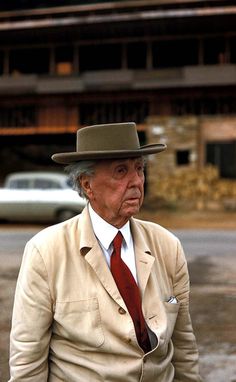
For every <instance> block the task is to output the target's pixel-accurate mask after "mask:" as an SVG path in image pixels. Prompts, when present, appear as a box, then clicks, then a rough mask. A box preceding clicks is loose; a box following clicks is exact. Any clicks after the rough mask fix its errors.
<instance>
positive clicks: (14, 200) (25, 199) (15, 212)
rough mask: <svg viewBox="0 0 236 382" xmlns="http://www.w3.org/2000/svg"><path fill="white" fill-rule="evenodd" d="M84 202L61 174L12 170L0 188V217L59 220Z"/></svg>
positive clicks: (3, 218) (25, 219) (79, 207)
mask: <svg viewBox="0 0 236 382" xmlns="http://www.w3.org/2000/svg"><path fill="white" fill-rule="evenodd" d="M85 205H86V201H85V200H84V199H83V198H81V197H80V196H79V195H78V193H77V192H76V191H74V190H72V188H71V185H70V183H69V179H68V176H67V175H65V174H63V173H55V172H19V173H13V174H10V175H8V176H7V177H6V180H5V183H4V188H2V189H0V220H9V221H23V222H26V221H35V222H46V221H57V222H59V221H63V220H66V219H69V218H71V217H72V216H74V215H76V214H78V213H80V212H81V211H82V209H83V208H84V206H85Z"/></svg>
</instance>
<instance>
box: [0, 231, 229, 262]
mask: <svg viewBox="0 0 236 382" xmlns="http://www.w3.org/2000/svg"><path fill="white" fill-rule="evenodd" d="M41 228H42V227H38V226H36V227H29V228H27V227H26V228H24V227H19V228H12V227H11V226H9V227H6V228H5V227H4V228H3V227H0V255H14V254H15V255H21V254H22V252H23V249H24V246H25V243H26V242H27V240H29V239H30V238H31V237H32V236H33V235H34V234H35V233H37V232H38V231H39V230H40V229H41ZM172 232H173V233H174V234H175V235H176V236H178V237H179V239H180V240H181V242H182V244H183V247H184V250H185V253H186V256H187V257H195V256H222V255H229V256H234V255H235V256H236V231H233V230H232V231H230V230H227V231H224V230H175V231H172Z"/></svg>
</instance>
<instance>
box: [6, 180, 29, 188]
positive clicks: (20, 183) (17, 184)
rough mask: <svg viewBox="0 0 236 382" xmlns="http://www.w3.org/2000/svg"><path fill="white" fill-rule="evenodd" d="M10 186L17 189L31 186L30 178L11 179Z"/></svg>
mask: <svg viewBox="0 0 236 382" xmlns="http://www.w3.org/2000/svg"><path fill="white" fill-rule="evenodd" d="M8 187H9V188H17V189H23V188H30V180H29V179H12V180H10V181H9V184H8Z"/></svg>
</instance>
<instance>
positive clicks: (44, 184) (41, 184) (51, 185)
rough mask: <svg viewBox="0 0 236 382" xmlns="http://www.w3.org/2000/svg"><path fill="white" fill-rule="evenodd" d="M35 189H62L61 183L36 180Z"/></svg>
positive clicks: (49, 180)
mask: <svg viewBox="0 0 236 382" xmlns="http://www.w3.org/2000/svg"><path fill="white" fill-rule="evenodd" d="M34 188H38V189H41V190H48V189H60V188H62V187H61V185H60V183H59V182H57V181H55V180H51V179H35V180H34Z"/></svg>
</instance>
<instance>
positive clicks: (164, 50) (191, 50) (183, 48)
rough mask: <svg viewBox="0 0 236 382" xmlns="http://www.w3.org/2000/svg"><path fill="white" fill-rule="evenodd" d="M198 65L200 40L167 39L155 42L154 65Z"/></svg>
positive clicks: (155, 66)
mask: <svg viewBox="0 0 236 382" xmlns="http://www.w3.org/2000/svg"><path fill="white" fill-rule="evenodd" d="M185 65H198V40H193V39H189V40H171V41H170V40H167V41H156V42H154V43H153V67H154V68H170V67H181V66H185Z"/></svg>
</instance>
